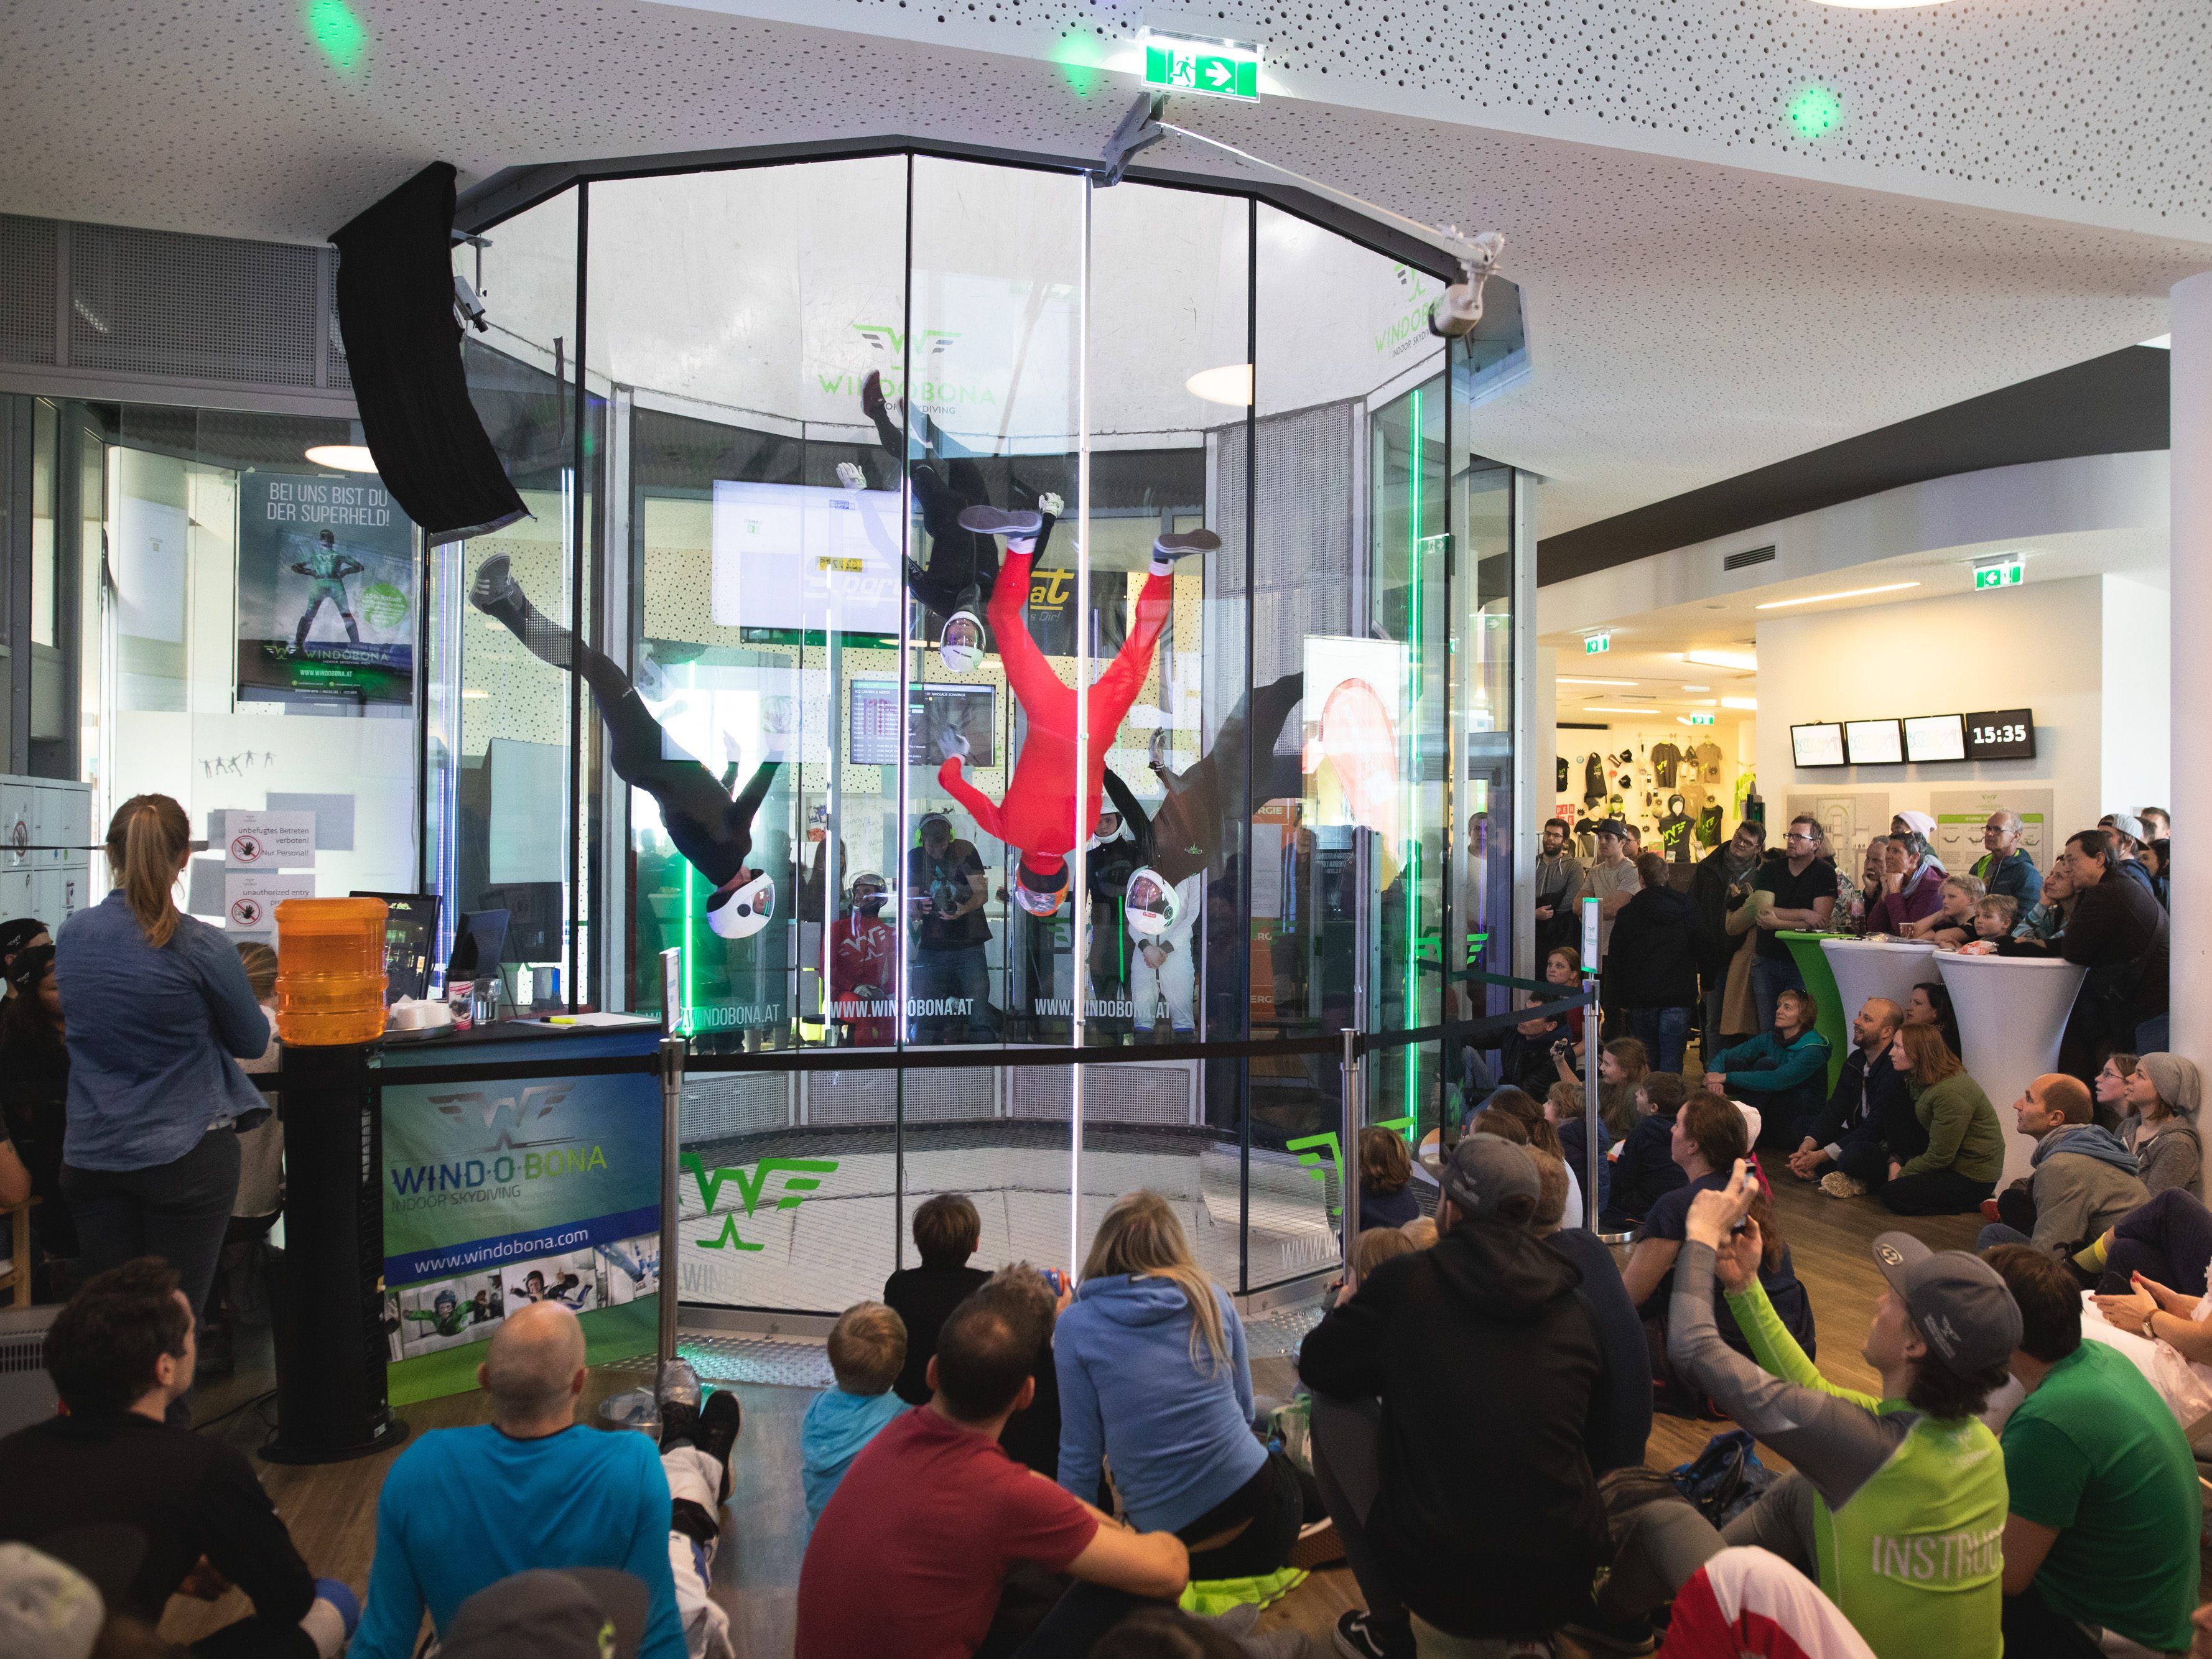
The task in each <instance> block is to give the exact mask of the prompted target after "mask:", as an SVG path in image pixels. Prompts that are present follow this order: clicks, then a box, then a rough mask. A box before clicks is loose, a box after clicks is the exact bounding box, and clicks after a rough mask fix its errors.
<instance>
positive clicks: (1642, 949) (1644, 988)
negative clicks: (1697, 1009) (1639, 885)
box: [1605, 887, 1705, 1008]
mask: <svg viewBox="0 0 2212 1659" xmlns="http://www.w3.org/2000/svg"><path fill="white" fill-rule="evenodd" d="M1704 932H1705V923H1704V921H1703V919H1702V918H1701V917H1699V915H1698V907H1697V903H1696V902H1695V901H1694V900H1692V898H1691V897H1690V896H1689V895H1688V894H1686V893H1678V892H1676V891H1675V890H1674V889H1673V888H1671V887H1646V888H1644V890H1642V891H1640V892H1638V894H1637V895H1636V896H1635V897H1634V898H1632V899H1631V900H1629V901H1628V902H1627V903H1626V904H1624V905H1622V906H1621V907H1620V915H1617V916H1615V917H1614V918H1613V939H1612V942H1611V943H1610V944H1608V945H1607V946H1606V951H1605V971H1606V978H1607V981H1609V982H1608V983H1607V987H1606V995H1607V1001H1608V1002H1610V1003H1612V1004H1613V1005H1614V1006H1619V1007H1622V1008H1688V1007H1693V1006H1696V1003H1697V1000H1698V969H1699V959H1700V957H1701V956H1702V954H1703V952H1702V951H1701V950H1700V948H1699V945H1700V942H1701V939H1702V936H1703V934H1704Z"/></svg>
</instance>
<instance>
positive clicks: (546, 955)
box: [480, 881, 564, 962]
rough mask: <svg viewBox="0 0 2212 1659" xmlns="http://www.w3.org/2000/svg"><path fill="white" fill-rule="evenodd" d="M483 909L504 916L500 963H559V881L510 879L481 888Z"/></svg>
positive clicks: (560, 918) (560, 916) (561, 919)
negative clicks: (504, 932)
mask: <svg viewBox="0 0 2212 1659" xmlns="http://www.w3.org/2000/svg"><path fill="white" fill-rule="evenodd" d="M480 902H482V903H483V906H484V908H486V909H500V910H503V911H505V913H506V915H507V942H506V945H505V946H504V948H503V949H502V951H501V954H500V957H499V960H501V961H502V962H558V961H559V960H560V959H561V954H562V952H561V924H562V921H563V919H564V918H563V917H562V913H561V884H560V883H559V882H557V881H510V882H504V883H501V884H498V885H496V886H492V887H487V888H485V889H484V890H483V897H482V899H481V901H480Z"/></svg>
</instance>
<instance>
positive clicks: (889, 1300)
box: [884, 1193, 1060, 1480]
mask: <svg viewBox="0 0 2212 1659" xmlns="http://www.w3.org/2000/svg"><path fill="white" fill-rule="evenodd" d="M911 1225H912V1228H913V1233H914V1247H915V1253H916V1254H917V1255H920V1256H921V1266H920V1267H903V1268H901V1269H900V1270H899V1271H898V1272H896V1273H893V1274H892V1275H891V1276H890V1278H889V1279H885V1280H884V1303H885V1304H887V1305H888V1306H889V1307H890V1309H891V1310H892V1311H893V1312H894V1313H896V1314H897V1315H898V1316H899V1321H900V1322H901V1323H902V1324H903V1325H904V1326H905V1327H906V1359H905V1362H904V1363H903V1364H902V1365H901V1366H900V1367H899V1374H898V1381H897V1382H896V1383H893V1384H892V1385H891V1391H892V1392H893V1393H894V1394H896V1395H898V1397H899V1398H900V1399H901V1400H903V1401H906V1403H907V1404H908V1405H909V1406H926V1405H927V1404H928V1403H929V1397H930V1394H931V1392H932V1391H931V1389H930V1386H929V1357H930V1356H931V1355H932V1354H933V1353H935V1352H937V1334H938V1332H939V1330H941V1329H942V1328H944V1325H945V1320H946V1319H947V1318H949V1317H950V1316H951V1312H952V1310H954V1309H955V1308H957V1307H958V1306H959V1305H960V1304H962V1303H963V1302H964V1301H966V1300H967V1299H968V1297H970V1296H972V1295H974V1294H975V1291H979V1290H981V1288H982V1287H983V1285H985V1284H986V1283H987V1282H988V1280H989V1279H990V1277H991V1275H990V1274H988V1273H985V1272H984V1271H983V1270H982V1269H981V1267H969V1265H968V1261H969V1257H971V1256H973V1255H975V1252H976V1251H977V1250H978V1249H981V1247H982V1242H983V1220H982V1218H981V1216H980V1215H978V1214H977V1213H976V1212H975V1201H974V1200H971V1199H970V1198H969V1197H968V1195H967V1194H964V1193H939V1194H936V1195H935V1196H934V1197H933V1198H929V1199H926V1200H923V1201H922V1203H921V1205H920V1206H917V1207H916V1208H915V1212H914V1220H913V1223H912V1224H911ZM1030 1376H1031V1377H1032V1378H1033V1380H1034V1383H1035V1386H1034V1387H1033V1388H1032V1389H1030V1398H1029V1400H1028V1401H1026V1402H1024V1404H1023V1405H1021V1406H1019V1407H1016V1408H1015V1410H1014V1412H1013V1413H1012V1415H1011V1416H1010V1417H1009V1418H1008V1419H1006V1426H1005V1427H1004V1428H1003V1429H1002V1430H1001V1431H1000V1435H999V1443H1000V1445H1001V1446H1003V1447H1005V1448H1006V1455H1007V1456H1009V1457H1011V1458H1012V1459H1013V1460H1014V1462H1017V1463H1019V1464H1021V1465H1023V1466H1024V1468H1032V1469H1035V1470H1036V1472H1037V1473H1038V1474H1042V1475H1043V1476H1045V1477H1046V1478H1047V1479H1048V1480H1049V1479H1050V1478H1051V1476H1052V1474H1053V1471H1054V1470H1055V1469H1056V1468H1059V1467H1060V1373H1059V1371H1058V1370H1057V1369H1056V1368H1055V1367H1054V1364H1053V1357H1052V1337H1051V1334H1050V1332H1049V1330H1048V1332H1047V1334H1046V1336H1045V1343H1044V1346H1043V1347H1042V1348H1041V1349H1039V1350H1038V1351H1037V1353H1036V1358H1035V1359H1034V1361H1033V1362H1032V1363H1031V1365H1030Z"/></svg>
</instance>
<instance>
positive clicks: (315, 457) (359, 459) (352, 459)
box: [307, 444, 376, 472]
mask: <svg viewBox="0 0 2212 1659" xmlns="http://www.w3.org/2000/svg"><path fill="white" fill-rule="evenodd" d="M307 459H309V460H311V461H313V463H314V464H315V465H317V466H327V467H330V468H331V469H332V470H333V471H339V472H374V471H376V457H375V456H374V455H372V454H370V453H368V446H367V445H366V444H315V445H313V446H312V447H310V448H309V449H308V451H307Z"/></svg>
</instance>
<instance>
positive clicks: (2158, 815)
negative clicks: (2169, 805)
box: [2136, 806, 2173, 841]
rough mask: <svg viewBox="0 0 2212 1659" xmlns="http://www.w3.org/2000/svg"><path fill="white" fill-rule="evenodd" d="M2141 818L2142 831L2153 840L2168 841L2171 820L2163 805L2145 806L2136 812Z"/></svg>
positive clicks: (2170, 834)
mask: <svg viewBox="0 0 2212 1659" xmlns="http://www.w3.org/2000/svg"><path fill="white" fill-rule="evenodd" d="M2136 817H2139V818H2141V819H2142V826H2143V833H2144V834H2145V835H2146V836H2148V837H2149V838H2150V839H2151V840H2153V841H2168V840H2171V839H2172V836H2173V820H2172V818H2171V817H2168V816H2167V815H2166V808H2164V807H2163V806H2146V807H2144V808H2143V810H2142V811H2140V812H2138V813H2136Z"/></svg>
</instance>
